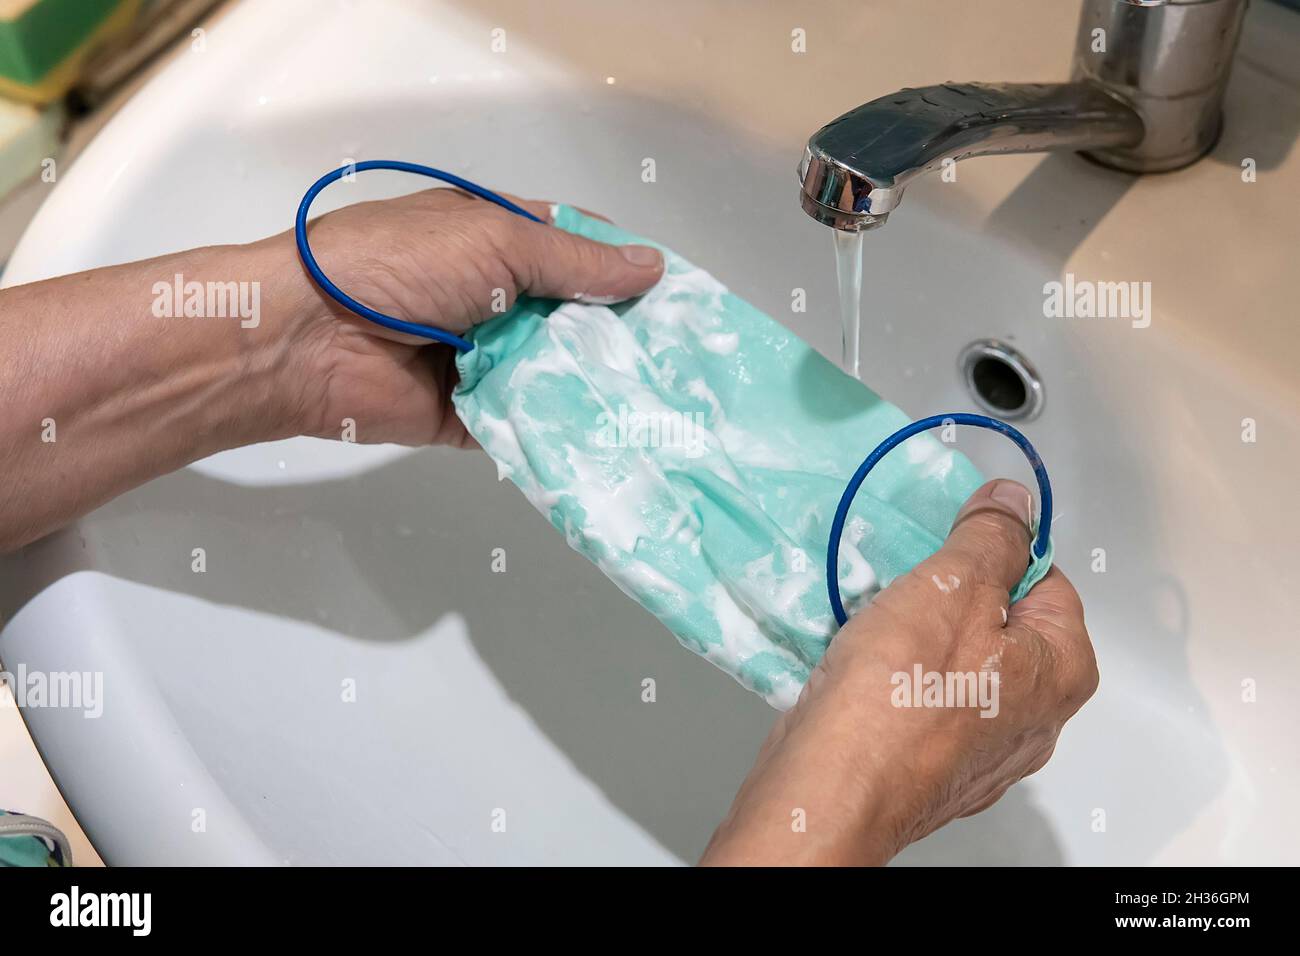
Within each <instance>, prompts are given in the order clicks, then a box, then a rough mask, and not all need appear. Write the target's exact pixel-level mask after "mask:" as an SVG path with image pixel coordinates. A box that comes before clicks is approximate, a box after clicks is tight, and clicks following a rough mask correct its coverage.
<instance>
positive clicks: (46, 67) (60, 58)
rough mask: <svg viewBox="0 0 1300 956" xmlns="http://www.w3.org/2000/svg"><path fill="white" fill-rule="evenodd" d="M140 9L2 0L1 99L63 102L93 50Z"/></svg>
mask: <svg viewBox="0 0 1300 956" xmlns="http://www.w3.org/2000/svg"><path fill="white" fill-rule="evenodd" d="M138 8H139V0H0V95H4V96H8V97H10V98H13V99H21V100H25V101H28V102H35V103H45V102H50V101H52V100H54V99H57V98H58V97H59V96H61V95H62V94H63V93H64V92H65V91H66V90H67V88H68V87H69V86H70V85H71V84H72V83H73V82H74V81H75V80H76V76H77V70H78V68H79V67H80V62H81V60H82V58H83V57H84V55H85V54H86V53H87V52H88V51H89V49H90V47H91V46H92V45H94V43H95V42H96V41H97V40H98V39H101V38H103V37H104V36H106V35H108V34H111V33H114V32H116V31H117V30H118V29H120V28H123V27H125V26H126V25H127V24H129V23H130V22H131V19H132V18H133V17H134V15H135V12H136V10H137V9H138Z"/></svg>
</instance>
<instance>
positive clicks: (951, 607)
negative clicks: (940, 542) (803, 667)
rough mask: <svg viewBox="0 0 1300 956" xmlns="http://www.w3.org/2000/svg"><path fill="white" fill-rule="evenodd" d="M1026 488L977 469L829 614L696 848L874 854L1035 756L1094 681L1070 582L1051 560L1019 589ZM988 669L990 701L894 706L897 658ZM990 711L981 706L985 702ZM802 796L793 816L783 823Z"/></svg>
mask: <svg viewBox="0 0 1300 956" xmlns="http://www.w3.org/2000/svg"><path fill="white" fill-rule="evenodd" d="M1031 504H1032V502H1031V499H1030V497H1029V492H1028V491H1026V490H1025V488H1024V487H1023V486H1021V485H1019V484H1016V483H1015V482H1013V481H1005V480H1003V481H993V482H989V483H988V484H986V485H985V486H984V487H982V488H980V489H979V490H978V491H976V492H975V494H974V495H972V496H971V498H970V500H968V501H967V502H966V504H965V505H964V506H963V507H962V509H961V511H960V513H959V514H958V516H957V519H956V520H955V521H954V523H953V528H952V531H951V532H950V533H949V536H948V540H947V542H946V543H945V544H944V546H943V547H942V548H941V549H940V550H939V551H938V552H936V553H935V554H934V555H932V556H931V557H930V558H928V559H927V560H925V561H923V562H922V563H921V564H919V565H918V566H917V567H916V568H914V569H913V570H912V571H911V572H910V573H909V574H907V575H905V576H903V577H901V578H899V579H898V580H896V581H894V582H893V583H892V584H891V585H890V586H889V587H887V588H885V589H884V590H883V591H881V592H880V594H878V595H877V596H876V599H875V600H874V601H873V602H872V603H871V604H870V605H869V606H868V607H867V608H866V609H865V610H863V611H862V612H861V613H859V614H858V615H857V616H855V617H854V618H853V619H852V620H850V621H849V622H848V624H846V625H845V626H844V628H843V629H842V630H841V631H840V632H839V633H838V634H837V635H836V636H835V639H834V640H833V641H832V642H831V645H830V647H829V648H828V650H827V652H826V655H825V656H824V657H823V658H822V661H821V663H820V664H819V665H818V666H817V668H816V670H815V671H814V672H813V675H812V677H811V679H810V680H809V681H808V684H807V685H806V686H805V687H804V690H803V693H802V694H801V695H800V698H799V701H798V703H797V704H796V705H795V706H794V707H793V708H792V709H791V710H790V711H788V712H787V713H785V714H783V715H782V716H781V717H780V718H779V719H778V720H777V722H776V725H775V726H774V727H773V729H772V732H771V734H770V735H769V736H768V739H767V741H766V743H764V745H763V748H762V750H761V751H760V752H759V756H758V761H757V763H756V764H755V766H754V769H753V770H752V771H751V772H750V774H749V776H748V777H747V778H746V780H745V782H744V784H743V785H742V787H741V789H740V793H739V794H738V795H737V797H736V800H735V802H734V803H733V804H732V808H731V811H730V813H729V814H728V816H727V819H726V820H725V821H724V822H723V823H722V825H721V826H720V827H719V828H718V832H717V833H716V834H715V835H714V837H713V840H712V842H711V843H710V844H709V848H708V850H706V852H705V855H704V859H703V860H702V862H703V863H708V864H736V863H756V864H882V863H885V862H887V861H888V860H889V859H890V858H891V857H892V856H893V855H894V854H895V853H897V852H898V851H899V850H901V849H902V848H903V847H905V846H906V845H907V844H909V843H911V842H912V841H914V840H918V839H920V838H921V837H923V836H925V835H926V834H928V833H931V832H933V831H934V830H937V829H938V828H939V827H941V826H943V825H944V824H945V823H947V822H948V821H950V820H952V819H954V818H956V817H961V816H969V815H971V814H974V813H979V812H980V811H981V810H983V809H985V808H987V807H989V806H990V805H992V804H993V803H994V802H996V801H997V800H998V798H1000V797H1001V796H1002V795H1003V794H1004V793H1006V791H1007V790H1008V788H1010V787H1011V786H1012V785H1013V784H1014V783H1016V781H1018V780H1020V779H1022V778H1023V777H1026V776H1028V775H1029V774H1031V773H1034V772H1035V771H1037V770H1039V769H1040V768H1041V767H1042V766H1043V765H1044V764H1045V763H1047V760H1048V758H1050V757H1051V755H1052V752H1053V750H1054V748H1055V746H1056V740H1057V736H1058V735H1059V734H1060V732H1061V728H1062V726H1063V725H1064V724H1065V722H1066V721H1067V720H1068V719H1069V718H1070V717H1071V716H1073V715H1074V713H1075V712H1076V711H1077V710H1078V709H1079V708H1080V707H1081V706H1082V705H1083V703H1084V702H1085V701H1086V700H1087V699H1088V698H1089V697H1091V696H1092V694H1093V691H1094V690H1096V688H1097V680H1098V676H1097V662H1096V658H1095V656H1094V654H1093V650H1092V644H1091V642H1090V641H1089V639H1088V632H1087V630H1086V628H1085V627H1084V622H1083V607H1082V605H1081V604H1080V602H1079V596H1078V594H1077V593H1075V590H1074V588H1073V586H1071V584H1070V582H1069V581H1068V580H1067V579H1066V577H1065V575H1064V574H1063V573H1061V571H1060V570H1059V569H1057V568H1055V567H1054V568H1052V570H1051V571H1050V572H1049V573H1048V574H1047V576H1046V577H1045V578H1043V580H1042V581H1040V582H1039V583H1038V584H1037V585H1035V586H1034V588H1033V590H1031V591H1030V592H1029V594H1028V595H1026V596H1025V597H1024V598H1023V599H1022V600H1021V601H1019V602H1017V603H1016V604H1015V605H1014V606H1011V605H1010V600H1009V592H1010V590H1011V588H1012V587H1014V586H1015V584H1016V582H1017V581H1019V580H1020V578H1021V576H1022V575H1023V574H1024V572H1025V567H1026V565H1027V563H1028V557H1029V518H1030V509H1031ZM918 664H919V665H920V666H921V669H922V672H930V671H937V672H939V673H940V674H948V673H967V672H974V673H978V672H979V671H981V670H987V671H991V672H995V673H997V674H998V676H999V682H998V696H997V713H996V716H990V717H983V716H981V714H980V710H979V709H977V708H973V707H953V706H945V707H906V708H904V707H898V706H895V704H894V701H893V691H894V689H895V685H894V683H893V682H892V680H891V678H892V677H893V675H895V674H898V673H900V672H901V673H906V674H908V675H911V674H912V673H913V672H914V668H915V666H916V665H918ZM989 710H990V711H991V710H992V708H989ZM800 810H801V811H803V819H804V820H805V821H806V828H805V829H804V830H803V831H802V832H800V831H799V830H798V829H797V828H795V827H792V826H791V820H792V814H795V813H796V811H800Z"/></svg>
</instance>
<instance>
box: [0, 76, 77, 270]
mask: <svg viewBox="0 0 1300 956" xmlns="http://www.w3.org/2000/svg"><path fill="white" fill-rule="evenodd" d="M62 124H63V106H62V105H61V104H58V103H56V104H54V105H52V106H47V107H45V108H44V109H38V108H37V107H35V106H28V105H27V104H26V103H9V102H7V101H5V100H0V200H3V199H4V197H5V195H6V194H7V193H8V192H9V190H10V189H12V188H13V187H14V186H17V185H18V184H19V183H21V182H22V181H23V180H25V179H27V177H29V176H32V175H34V174H35V173H36V172H37V171H38V170H39V169H40V168H41V163H42V162H44V161H45V160H46V159H52V158H53V157H54V156H55V155H56V154H57V153H58V149H59V130H60V127H61V126H62ZM0 255H2V254H0Z"/></svg>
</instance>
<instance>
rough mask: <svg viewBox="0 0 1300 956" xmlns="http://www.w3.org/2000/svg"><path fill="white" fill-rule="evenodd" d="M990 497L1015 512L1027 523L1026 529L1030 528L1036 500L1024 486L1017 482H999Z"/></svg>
mask: <svg viewBox="0 0 1300 956" xmlns="http://www.w3.org/2000/svg"><path fill="white" fill-rule="evenodd" d="M989 497H990V498H992V499H993V500H994V501H996V502H997V503H998V504H1000V505H1002V506H1004V507H1006V508H1007V509H1009V510H1010V511H1012V512H1014V513H1015V515H1016V517H1018V518H1019V519H1020V520H1021V521H1023V522H1024V523H1025V527H1026V528H1028V527H1029V523H1030V521H1031V520H1032V519H1031V515H1033V513H1034V499H1033V498H1032V497H1031V496H1030V494H1029V492H1028V491H1027V490H1026V489H1025V486H1024V485H1022V484H1020V483H1019V482H1016V481H999V482H998V483H997V484H996V485H994V486H993V490H992V491H991V492H989Z"/></svg>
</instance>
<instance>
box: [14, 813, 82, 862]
mask: <svg viewBox="0 0 1300 956" xmlns="http://www.w3.org/2000/svg"><path fill="white" fill-rule="evenodd" d="M71 865H72V850H71V849H70V848H69V846H68V838H67V837H65V836H64V835H63V831H61V830H59V829H58V828H57V827H55V826H54V824H52V823H47V822H46V821H45V820H42V819H40V818H39V817H29V816H27V815H26V814H22V813H11V812H9V811H7V810H0V867H3V866H71Z"/></svg>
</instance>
